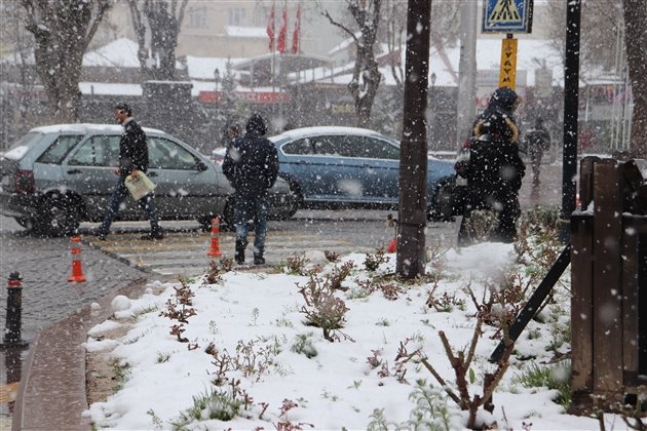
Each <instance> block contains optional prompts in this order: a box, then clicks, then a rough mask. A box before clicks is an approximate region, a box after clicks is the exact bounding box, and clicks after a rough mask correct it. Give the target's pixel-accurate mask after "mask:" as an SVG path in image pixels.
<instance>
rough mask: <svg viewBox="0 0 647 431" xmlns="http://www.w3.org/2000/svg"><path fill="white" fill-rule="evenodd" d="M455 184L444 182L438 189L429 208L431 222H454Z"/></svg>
mask: <svg viewBox="0 0 647 431" xmlns="http://www.w3.org/2000/svg"><path fill="white" fill-rule="evenodd" d="M453 206H454V182H453V181H451V180H449V181H444V182H443V183H441V184H440V185H439V186H438V187H437V188H436V193H435V194H434V197H433V198H432V203H431V207H430V208H429V215H428V219H429V220H434V221H453V220H454V208H453Z"/></svg>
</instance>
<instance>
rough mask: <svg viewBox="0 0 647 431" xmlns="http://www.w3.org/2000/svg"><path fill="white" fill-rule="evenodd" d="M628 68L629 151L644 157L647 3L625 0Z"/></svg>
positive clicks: (646, 144) (646, 134)
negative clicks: (630, 96)
mask: <svg viewBox="0 0 647 431" xmlns="http://www.w3.org/2000/svg"><path fill="white" fill-rule="evenodd" d="M623 5H624V17H625V40H626V41H627V43H626V45H627V65H628V68H629V81H630V82H631V89H632V92H633V99H634V112H633V118H632V121H631V143H630V150H631V152H632V153H633V155H634V156H635V157H641V158H647V0H624V2H623Z"/></svg>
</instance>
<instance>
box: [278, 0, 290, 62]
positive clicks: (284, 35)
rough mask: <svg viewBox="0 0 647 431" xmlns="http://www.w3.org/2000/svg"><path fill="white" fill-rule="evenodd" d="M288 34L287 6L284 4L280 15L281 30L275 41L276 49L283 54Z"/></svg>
mask: <svg viewBox="0 0 647 431" xmlns="http://www.w3.org/2000/svg"><path fill="white" fill-rule="evenodd" d="M287 33H288V5H287V4H286V5H285V7H284V8H283V13H282V14H281V29H280V30H279V37H278V39H277V41H276V49H277V50H278V51H279V52H280V53H281V54H283V53H284V52H285V49H286V48H287V47H286V42H287V41H286V40H285V39H287Z"/></svg>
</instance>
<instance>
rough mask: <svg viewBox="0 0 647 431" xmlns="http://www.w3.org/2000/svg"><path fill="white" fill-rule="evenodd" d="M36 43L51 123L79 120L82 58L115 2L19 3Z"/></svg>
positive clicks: (57, 0)
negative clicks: (23, 9)
mask: <svg viewBox="0 0 647 431" xmlns="http://www.w3.org/2000/svg"><path fill="white" fill-rule="evenodd" d="M20 1H21V4H22V6H23V7H24V8H25V10H26V12H27V14H26V16H25V19H26V20H27V30H29V31H30V32H31V33H32V34H33V35H34V39H35V42H36V46H35V50H34V57H35V60H36V70H37V72H38V76H39V77H40V80H41V82H42V83H43V86H44V87H45V92H46V93H47V99H48V107H49V120H50V121H51V122H54V123H70V122H76V121H78V119H79V115H80V107H81V91H80V90H79V80H80V78H81V67H82V64H83V55H84V54H85V52H86V50H87V48H88V45H89V43H90V41H91V40H92V38H93V37H94V34H95V33H96V31H97V28H98V27H99V24H100V23H101V20H102V19H103V17H104V16H105V14H106V12H107V11H108V9H110V7H111V6H112V3H113V2H112V0H95V1H92V2H89V1H87V0H47V1H45V0H20Z"/></svg>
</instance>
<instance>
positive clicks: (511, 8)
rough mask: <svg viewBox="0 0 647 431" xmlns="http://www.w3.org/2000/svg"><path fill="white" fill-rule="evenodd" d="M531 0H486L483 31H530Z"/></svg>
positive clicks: (484, 3)
mask: <svg viewBox="0 0 647 431" xmlns="http://www.w3.org/2000/svg"><path fill="white" fill-rule="evenodd" d="M532 9H533V0H486V1H484V2H483V28H482V31H483V33H531V32H532Z"/></svg>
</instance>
